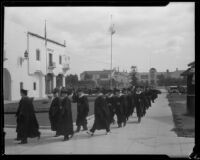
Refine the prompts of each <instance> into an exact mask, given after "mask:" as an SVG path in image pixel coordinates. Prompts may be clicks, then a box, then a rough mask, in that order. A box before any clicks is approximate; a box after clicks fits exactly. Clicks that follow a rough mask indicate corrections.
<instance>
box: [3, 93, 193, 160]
mask: <svg viewBox="0 0 200 160" xmlns="http://www.w3.org/2000/svg"><path fill="white" fill-rule="evenodd" d="M93 121H94V119H93V118H91V119H90V120H88V126H89V128H91V126H92V124H93ZM173 128H174V123H173V119H172V113H171V109H170V107H169V106H168V101H167V99H166V93H162V94H161V95H159V96H158V99H156V101H155V103H153V104H152V107H150V108H149V110H147V114H146V116H145V117H144V118H143V119H142V121H141V123H140V124H138V123H137V118H136V115H135V114H134V115H133V117H131V118H130V119H129V121H128V122H127V125H126V126H125V127H124V128H117V124H115V125H111V132H112V133H111V134H110V135H105V130H99V131H98V130H97V131H96V132H95V134H94V136H92V137H91V136H90V135H88V134H87V133H86V132H83V131H82V132H80V133H77V134H75V135H74V137H73V138H72V139H70V140H69V141H65V142H63V141H62V140H63V137H62V136H60V137H53V136H54V134H55V133H54V132H52V131H50V130H49V129H41V130H40V131H41V133H42V135H41V139H40V140H39V141H37V139H36V138H34V139H28V142H29V143H28V144H25V145H19V144H16V142H14V141H13V139H14V138H15V137H16V132H15V129H14V128H5V131H6V133H7V134H6V137H5V154H7V155H8V154H165V155H168V156H170V157H187V156H188V155H189V154H190V153H191V151H192V149H193V146H194V138H185V137H177V135H176V134H175V133H174V132H173V131H171V130H172V129H173ZM74 129H75V128H74Z"/></svg>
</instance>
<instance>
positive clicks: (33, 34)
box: [28, 32, 66, 47]
mask: <svg viewBox="0 0 200 160" xmlns="http://www.w3.org/2000/svg"><path fill="white" fill-rule="evenodd" d="M28 34H30V35H32V36H35V37H38V38H40V39H43V40H45V38H44V37H42V36H40V35H38V34H35V33H32V32H28ZM47 41H49V42H52V43H55V44H57V45H60V46H62V47H66V45H64V44H61V43H59V42H56V41H54V40H51V39H48V38H47Z"/></svg>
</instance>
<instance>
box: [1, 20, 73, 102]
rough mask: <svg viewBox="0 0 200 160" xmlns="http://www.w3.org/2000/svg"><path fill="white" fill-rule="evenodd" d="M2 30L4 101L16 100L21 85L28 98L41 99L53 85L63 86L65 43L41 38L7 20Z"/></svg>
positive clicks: (67, 60)
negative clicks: (26, 91) (25, 90)
mask: <svg viewBox="0 0 200 160" xmlns="http://www.w3.org/2000/svg"><path fill="white" fill-rule="evenodd" d="M4 29H5V30H4V53H3V55H4V56H3V57H4V61H3V87H4V88H3V93H4V100H9V101H10V100H19V99H20V89H21V88H24V89H27V90H28V95H29V96H31V97H35V98H45V97H46V96H47V95H48V94H49V93H51V92H52V90H53V88H55V87H60V86H65V76H66V73H67V71H68V70H69V56H68V55H67V53H66V45H65V43H64V44H62V43H59V42H57V41H54V40H51V39H49V38H47V39H46V41H45V37H44V36H41V35H39V34H35V33H33V32H30V31H27V29H26V28H23V27H22V26H19V25H17V24H16V23H13V22H10V21H7V20H5V27H4ZM45 42H47V43H46V45H45Z"/></svg>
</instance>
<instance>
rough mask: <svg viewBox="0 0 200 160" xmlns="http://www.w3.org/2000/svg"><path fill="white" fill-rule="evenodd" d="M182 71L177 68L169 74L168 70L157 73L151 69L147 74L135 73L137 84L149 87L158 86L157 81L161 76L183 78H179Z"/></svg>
mask: <svg viewBox="0 0 200 160" xmlns="http://www.w3.org/2000/svg"><path fill="white" fill-rule="evenodd" d="M183 71H184V70H178V68H177V69H176V70H175V71H173V72H170V71H169V70H166V72H157V70H156V69H155V68H151V69H150V70H149V72H137V74H136V77H137V78H138V82H140V83H144V84H147V83H148V84H149V85H154V86H157V85H158V79H159V76H160V75H163V76H164V78H183V77H182V76H181V73H182V72H183Z"/></svg>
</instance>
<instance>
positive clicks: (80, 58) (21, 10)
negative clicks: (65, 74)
mask: <svg viewBox="0 0 200 160" xmlns="http://www.w3.org/2000/svg"><path fill="white" fill-rule="evenodd" d="M5 11H6V14H5V18H6V19H8V20H10V21H13V22H14V23H17V24H19V25H22V26H24V27H26V28H27V29H28V30H30V31H33V32H36V33H38V34H41V35H44V20H45V19H46V20H47V31H48V32H47V36H48V37H49V38H51V39H54V40H56V41H59V42H61V43H63V41H64V40H66V45H67V53H68V54H69V55H70V57H71V70H70V72H74V73H78V74H79V73H80V72H82V71H84V70H101V69H102V68H108V69H109V68H110V43H111V42H110V35H109V33H108V28H109V25H110V15H111V14H112V15H113V19H112V21H113V23H114V24H115V29H116V33H115V34H114V35H113V67H117V66H120V68H121V69H125V70H129V68H130V67H131V66H132V65H137V66H138V68H139V69H140V71H148V70H149V67H150V56H152V57H153V58H152V57H151V58H152V60H151V65H155V66H156V67H157V70H160V71H162V70H164V71H165V70H166V69H173V68H176V67H177V66H179V67H178V68H186V67H187V64H188V63H189V62H190V61H192V60H193V59H194V3H189V2H188V3H178V2H177V3H170V4H169V5H167V6H165V7H9V8H8V7H7V8H6V9H5ZM174 55H175V56H174ZM172 56H173V57H176V59H177V60H172V59H171V57H172ZM174 59H175V58H174ZM80 66H81V67H80Z"/></svg>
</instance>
